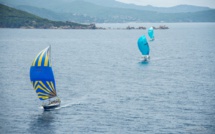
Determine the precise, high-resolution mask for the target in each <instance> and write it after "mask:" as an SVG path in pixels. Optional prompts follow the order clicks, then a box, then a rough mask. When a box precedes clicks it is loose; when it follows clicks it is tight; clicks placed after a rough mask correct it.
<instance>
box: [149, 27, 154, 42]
mask: <svg viewBox="0 0 215 134" xmlns="http://www.w3.org/2000/svg"><path fill="white" fill-rule="evenodd" d="M148 35H149V37H150V39H151V40H152V41H153V40H154V29H153V27H150V28H149V29H148Z"/></svg>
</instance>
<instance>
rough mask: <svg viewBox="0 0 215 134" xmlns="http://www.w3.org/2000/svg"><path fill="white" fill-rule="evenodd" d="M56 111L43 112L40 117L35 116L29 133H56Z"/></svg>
mask: <svg viewBox="0 0 215 134" xmlns="http://www.w3.org/2000/svg"><path fill="white" fill-rule="evenodd" d="M54 112H55V111H43V112H42V113H41V114H39V115H33V116H32V117H31V118H32V119H31V122H30V124H29V129H28V132H29V133H33V134H38V133H47V134H54V133H55V127H54V122H55V116H54Z"/></svg>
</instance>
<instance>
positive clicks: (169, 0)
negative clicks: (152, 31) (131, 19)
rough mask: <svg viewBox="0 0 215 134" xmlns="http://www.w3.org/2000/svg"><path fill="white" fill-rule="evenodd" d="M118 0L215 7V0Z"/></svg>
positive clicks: (154, 4)
mask: <svg viewBox="0 0 215 134" xmlns="http://www.w3.org/2000/svg"><path fill="white" fill-rule="evenodd" d="M116 1H120V2H124V3H132V4H136V5H143V6H146V5H152V6H157V7H171V6H176V5H181V4H186V5H196V6H206V7H211V8H215V0H116Z"/></svg>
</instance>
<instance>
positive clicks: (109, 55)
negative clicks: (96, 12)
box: [0, 23, 215, 134]
mask: <svg viewBox="0 0 215 134" xmlns="http://www.w3.org/2000/svg"><path fill="white" fill-rule="evenodd" d="M127 25H130V26H132V25H134V26H147V27H150V26H159V24H146V25H145V24H135V23H134V24H121V25H120V24H100V25H99V26H107V27H111V26H113V27H114V26H115V27H119V26H121V27H126V26H127ZM166 26H168V27H169V28H170V29H167V30H155V31H154V32H155V40H154V41H152V42H151V41H149V38H148V41H149V45H150V50H151V51H150V57H151V59H150V62H148V63H141V62H140V57H141V53H140V52H139V50H138V47H137V40H138V38H139V37H140V36H141V35H146V36H147V30H123V29H119V30H116V29H112V30H44V29H0V59H1V60H0V91H1V93H0V107H1V108H0V132H1V133H2V134H7V133H9V134H10V133H12V134H14V133H15V134H25V133H26V134H34V133H35V134H37V133H50V134H61V133H62V134H65V133H78V134H79V133H84V134H85V133H110V134H113V133H116V134H138V133H141V134H142V133H146V134H153V133H159V134H160V133H163V134H167V133H174V134H178V133H193V134H212V133H214V132H215V60H214V58H215V38H214V35H215V23H174V24H172V23H169V24H166ZM48 45H51V52H52V53H51V57H52V67H53V71H54V75H55V80H56V88H57V94H58V96H59V97H60V98H61V100H62V104H61V107H60V108H57V109H55V110H52V111H44V110H43V109H42V108H41V102H40V101H39V99H38V98H37V95H36V93H35V91H34V90H33V87H32V85H31V83H30V78H29V71H30V66H31V63H32V62H33V59H34V58H35V56H36V55H37V54H38V52H40V51H41V50H42V49H44V48H46V47H47V46H48Z"/></svg>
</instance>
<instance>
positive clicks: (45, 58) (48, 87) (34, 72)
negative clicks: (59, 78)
mask: <svg viewBox="0 0 215 134" xmlns="http://www.w3.org/2000/svg"><path fill="white" fill-rule="evenodd" d="M30 80H31V83H32V85H33V88H34V90H35V91H36V93H37V95H38V98H39V99H40V100H41V101H42V107H43V108H44V109H45V110H48V109H52V108H56V107H59V106H60V103H61V100H60V98H59V97H58V96H57V92H56V86H55V79H54V74H53V71H52V65H51V46H48V47H47V48H45V49H44V50H42V51H41V52H40V53H38V55H37V56H36V57H35V59H34V60H33V63H32V65H31V68H30Z"/></svg>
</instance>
